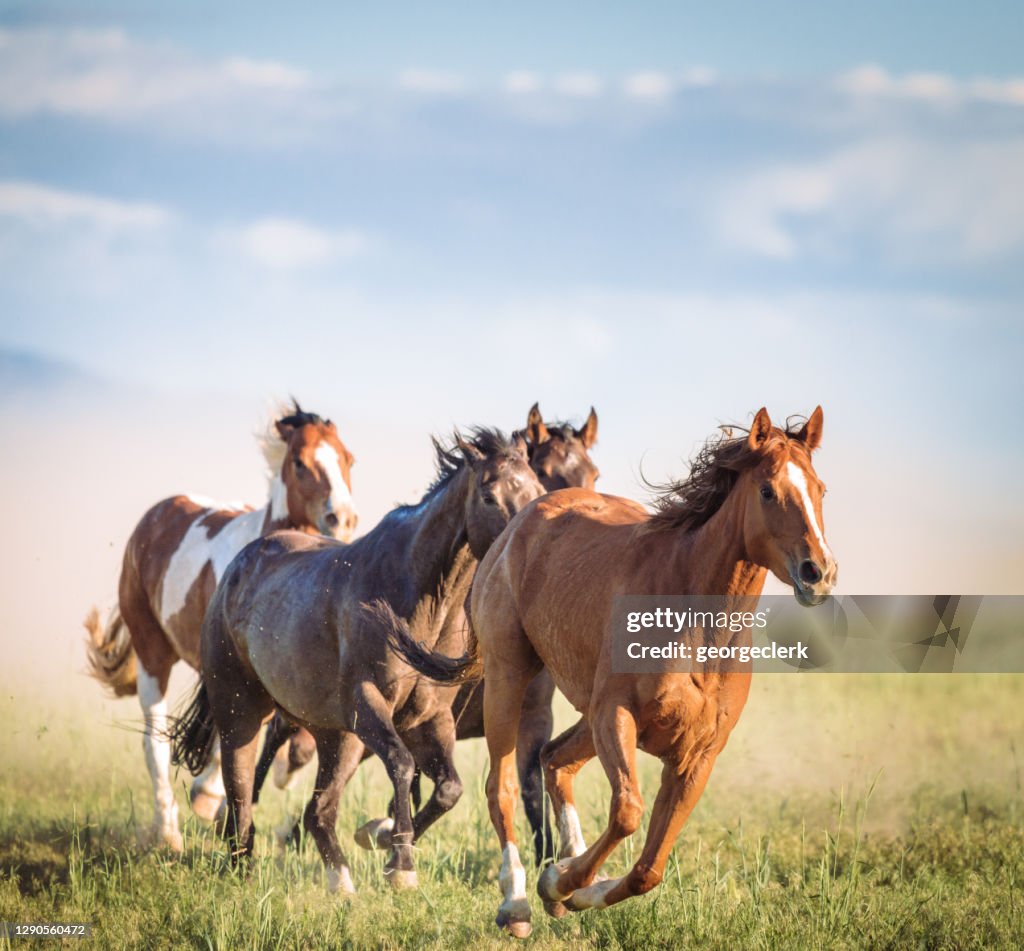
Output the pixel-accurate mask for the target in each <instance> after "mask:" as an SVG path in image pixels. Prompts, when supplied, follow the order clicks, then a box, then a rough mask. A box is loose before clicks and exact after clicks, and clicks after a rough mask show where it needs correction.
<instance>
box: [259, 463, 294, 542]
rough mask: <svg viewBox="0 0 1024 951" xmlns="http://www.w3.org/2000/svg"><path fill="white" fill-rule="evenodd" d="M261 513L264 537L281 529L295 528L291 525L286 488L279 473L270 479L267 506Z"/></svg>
mask: <svg viewBox="0 0 1024 951" xmlns="http://www.w3.org/2000/svg"><path fill="white" fill-rule="evenodd" d="M261 511H263V512H264V513H265V514H264V516H263V534H264V535H269V534H270V533H271V532H276V531H278V530H279V529H282V528H296V527H297V526H295V525H293V524H292V518H291V515H290V514H289V512H288V486H286V485H285V484H284V479H282V478H281V473H280V472H275V473H274V475H273V476H272V477H271V479H270V491H269V493H268V497H267V504H266V505H265V506H263V508H262V509H261Z"/></svg>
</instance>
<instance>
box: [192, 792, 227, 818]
mask: <svg viewBox="0 0 1024 951" xmlns="http://www.w3.org/2000/svg"><path fill="white" fill-rule="evenodd" d="M224 807H225V802H224V797H223V796H211V795H210V793H207V792H197V793H193V795H192V811H193V812H194V813H195V814H196V815H197V816H199V818H200V819H204V820H206V821H207V822H216V821H217V819H218V817H219V816H220V814H221V810H222V809H224Z"/></svg>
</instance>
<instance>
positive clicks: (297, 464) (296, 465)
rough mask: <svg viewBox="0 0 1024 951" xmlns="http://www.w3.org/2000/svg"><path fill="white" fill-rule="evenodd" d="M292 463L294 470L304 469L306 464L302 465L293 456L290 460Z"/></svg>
mask: <svg viewBox="0 0 1024 951" xmlns="http://www.w3.org/2000/svg"><path fill="white" fill-rule="evenodd" d="M292 462H294V463H295V468H296V469H305V468H306V463H304V462H303V461H302V460H301V459H300V458H299V457H298V456H294V457H293V458H292Z"/></svg>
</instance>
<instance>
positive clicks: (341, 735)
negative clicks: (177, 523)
mask: <svg viewBox="0 0 1024 951" xmlns="http://www.w3.org/2000/svg"><path fill="white" fill-rule="evenodd" d="M435 445H436V449H437V463H438V477H437V480H436V481H435V483H434V484H433V486H431V488H430V489H429V490H428V492H427V494H426V495H425V496H424V497H423V499H422V501H420V503H419V504H418V505H415V506H402V507H400V508H397V509H395V510H394V511H392V512H390V513H389V514H388V515H387V516H385V517H384V519H383V520H382V521H381V522H380V524H379V525H377V527H376V528H374V529H373V531H371V532H370V533H369V534H367V535H364V536H363V537H362V538H360V539H358V540H357V541H355V542H353V543H352V544H350V545H344V544H341V543H339V542H335V541H332V540H330V539H326V538H319V539H314V538H310V537H309V536H305V535H300V534H298V533H296V532H277V533H275V534H273V535H271V536H269V537H267V538H264V539H261V540H259V541H256V542H253V543H252V544H250V545H248V546H247V547H246V548H244V549H243V550H242V551H241V553H240V554H239V555H238V557H236V558H235V560H234V561H233V562H232V564H231V566H230V567H229V568H228V570H227V573H226V574H225V575H224V578H223V580H222V581H221V584H220V585H219V587H218V588H217V591H216V593H215V595H214V597H213V600H212V602H211V604H210V609H209V611H208V612H207V616H206V620H205V621H204V624H203V636H202V666H201V676H202V684H201V687H200V689H199V691H198V693H197V695H196V697H195V699H194V701H193V703H192V706H191V707H190V709H189V711H188V713H187V714H186V716H185V717H183V718H182V719H181V720H180V721H179V723H178V725H177V727H176V728H175V731H174V734H175V739H174V761H175V762H178V763H182V762H183V763H185V765H187V766H188V767H189V769H191V770H192V771H193V772H196V771H198V770H199V769H202V768H203V765H204V763H205V761H206V759H207V756H208V755H209V752H210V745H211V737H212V733H213V730H214V728H216V730H218V731H219V732H220V736H221V740H222V747H223V772H224V782H225V785H226V787H227V796H228V827H227V831H228V836H229V838H230V839H231V841H232V842H233V850H232V855H233V856H235V857H236V858H237V857H238V856H242V855H248V854H249V853H251V851H252V845H253V840H254V835H255V833H254V829H253V825H252V791H253V768H254V765H255V761H256V748H257V745H258V743H259V734H260V728H261V726H262V724H263V722H264V721H265V720H266V719H267V718H268V717H269V716H270V715H271V714H272V713H273V712H274V711H275V709H279V710H281V711H283V712H284V713H285V715H286V716H287V718H288V719H289V720H290V721H292V722H293V723H299V724H301V725H303V726H304V727H306V728H307V729H308V730H309V731H310V732H311V733H312V734H313V736H314V738H315V740H316V746H317V750H318V752H319V769H318V771H317V778H316V789H315V791H314V793H313V797H312V799H311V800H310V802H309V804H308V805H307V807H306V811H305V815H304V822H305V826H306V829H307V830H308V831H309V832H310V833H311V835H312V836H313V839H314V841H315V842H316V844H317V847H318V848H319V850H320V855H321V857H322V858H323V861H324V864H325V865H326V866H327V870H328V885H329V887H330V888H331V890H341V891H346V892H351V891H353V890H354V888H353V885H352V879H351V874H350V872H349V868H348V863H347V862H346V860H345V856H344V854H343V853H342V851H341V848H340V846H339V844H338V838H337V833H336V831H335V828H334V827H335V821H336V818H337V811H338V800H339V797H340V795H341V792H342V790H343V789H344V787H345V784H346V783H347V782H348V780H349V779H350V777H351V776H352V774H353V773H354V772H355V770H356V768H357V767H358V765H359V762H360V760H361V759H362V758H363V754H364V750H365V749H367V748H368V749H369V750H370V751H371V752H373V753H375V754H376V755H377V756H379V757H380V758H381V759H382V760H383V761H384V765H385V767H386V769H387V772H388V776H389V778H390V779H391V783H392V785H393V787H394V797H395V826H394V831H393V833H392V836H391V839H392V847H391V854H390V856H389V858H388V861H387V863H386V865H385V871H386V873H387V875H388V880H389V881H390V882H391V883H392V884H393V885H394V886H396V887H403V886H410V885H414V884H415V883H416V873H415V871H414V869H413V862H412V846H413V842H414V840H415V839H416V838H417V837H419V836H420V835H422V834H423V833H424V832H425V831H426V829H427V828H428V827H429V826H430V825H431V824H432V823H433V822H434V821H436V820H437V819H438V818H439V817H440V816H441V815H442V814H443V813H445V812H447V811H448V810H449V809H451V807H452V806H453V805H454V804H455V802H456V801H457V800H458V797H459V795H460V794H461V791H462V786H461V783H460V781H459V777H458V774H457V773H456V771H455V764H454V763H453V761H452V751H453V748H454V744H455V723H454V720H453V717H452V709H451V704H452V699H453V698H454V694H455V688H453V687H439V686H438V685H436V684H433V683H431V682H429V681H426V680H423V679H421V678H419V677H417V676H416V675H415V673H414V672H413V671H411V670H410V669H409V667H407V666H406V665H405V664H404V663H402V661H401V660H400V659H399V658H398V657H396V656H395V655H394V654H393V653H392V652H391V651H390V650H389V649H388V645H387V640H386V638H385V637H384V636H383V634H382V632H381V631H380V629H379V627H378V624H377V622H376V620H375V618H374V617H373V615H372V614H371V613H370V612H368V611H367V610H366V603H367V602H370V601H375V602H376V601H383V602H385V603H387V604H388V605H389V606H390V607H391V609H392V610H393V611H394V612H396V614H397V615H398V616H399V617H401V618H402V619H403V621H405V622H407V623H409V624H410V625H411V626H412V628H413V629H415V630H416V631H417V633H418V635H419V636H420V637H422V638H423V639H424V640H425V641H426V642H428V643H430V644H431V645H435V644H436V645H441V646H443V645H447V644H450V643H452V641H453V640H455V639H457V640H459V641H461V640H462V639H463V637H464V635H463V633H462V629H463V625H464V620H463V606H464V604H465V600H466V596H467V594H468V593H469V586H470V584H471V582H472V579H473V574H474V572H475V570H476V566H477V563H478V560H479V559H480V558H482V557H483V556H484V554H485V553H486V552H487V549H488V548H489V547H490V545H491V544H492V543H493V542H494V539H495V538H497V537H498V535H499V534H500V533H501V531H502V529H504V527H505V526H506V525H507V524H508V522H509V520H510V519H511V518H512V517H513V516H514V515H515V514H516V512H518V511H519V510H520V509H521V508H523V506H525V505H526V504H527V503H529V502H530V501H532V500H533V499H534V498H536V497H537V496H539V495H540V494H541V493H542V492H543V489H542V488H541V485H540V483H539V482H538V481H537V478H536V476H535V475H534V473H533V471H532V470H531V469H530V467H529V464H528V461H527V456H526V444H525V441H523V440H522V439H521V438H519V437H515V438H513V439H512V440H511V441H510V440H507V439H506V438H505V437H504V436H503V435H501V434H500V433H498V432H496V431H494V430H484V429H478V430H475V431H474V434H473V438H472V440H471V441H470V442H466V441H464V440H463V439H462V438H461V437H459V436H457V437H456V441H455V445H456V448H453V449H445V448H443V447H441V446H440V445H437V444H435ZM417 766H418V767H419V768H420V769H422V770H423V772H425V773H426V774H427V776H428V777H430V779H432V780H433V782H434V789H433V793H432V795H431V797H430V800H429V801H428V802H427V803H426V805H425V806H424V807H423V808H422V809H421V810H420V811H419V812H418V813H417V814H416V818H415V820H413V817H412V811H411V803H410V798H411V797H410V786H411V783H412V778H413V773H414V770H415V768H416V767H417Z"/></svg>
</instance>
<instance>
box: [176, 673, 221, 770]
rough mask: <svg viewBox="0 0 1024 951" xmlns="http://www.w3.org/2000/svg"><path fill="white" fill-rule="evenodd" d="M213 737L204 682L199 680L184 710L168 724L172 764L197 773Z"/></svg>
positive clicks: (214, 731) (207, 759) (205, 760)
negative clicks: (172, 723) (170, 725)
mask: <svg viewBox="0 0 1024 951" xmlns="http://www.w3.org/2000/svg"><path fill="white" fill-rule="evenodd" d="M216 738H217V728H216V727H215V726H214V725H213V712H212V711H211V710H210V698H209V697H208V696H207V695H206V684H204V683H203V682H202V681H199V686H198V687H197V688H196V692H195V694H194V695H193V697H192V700H191V702H190V703H189V705H188V707H186V709H185V712H184V713H183V714H182V715H181V716H179V717H177V719H176V720H175V721H174V725H173V726H172V727H171V732H170V740H171V762H172V763H173V764H174V765H175V766H184V767H185V768H186V769H187V770H188V771H189V772H190V773H191V774H192V775H193V776H198V775H199V774H200V773H201V772H202V771H203V770H204V769H205V768H206V766H207V764H208V763H209V762H210V756H211V754H212V753H213V743H214V740H215V739H216Z"/></svg>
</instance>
